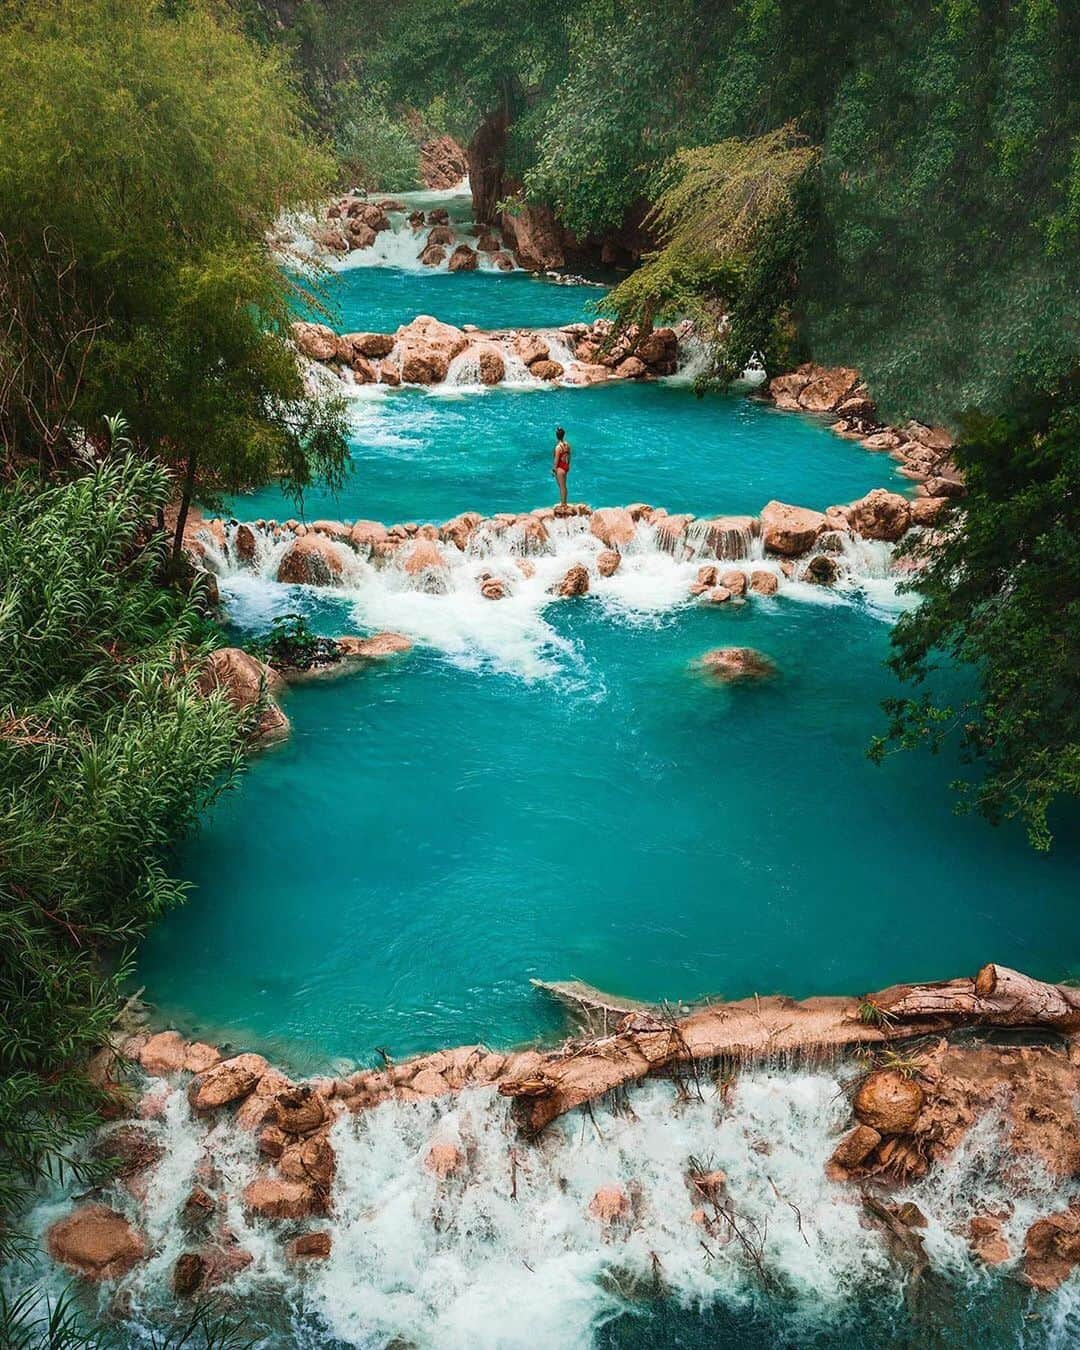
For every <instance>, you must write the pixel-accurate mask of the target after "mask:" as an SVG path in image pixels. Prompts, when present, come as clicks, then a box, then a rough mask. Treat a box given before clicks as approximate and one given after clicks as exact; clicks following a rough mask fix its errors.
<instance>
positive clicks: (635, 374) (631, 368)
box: [615, 356, 648, 380]
mask: <svg viewBox="0 0 1080 1350" xmlns="http://www.w3.org/2000/svg"><path fill="white" fill-rule="evenodd" d="M615 374H616V375H617V376H618V377H619V379H621V380H640V379H641V377H642V376H643V375H647V374H648V370H647V369H646V366H645V362H644V361H642V360H641V359H640V358H639V357H637V356H624V357H623V359H622V360H621V361H620V362H619V364H618V365H617V366H616V367H615Z"/></svg>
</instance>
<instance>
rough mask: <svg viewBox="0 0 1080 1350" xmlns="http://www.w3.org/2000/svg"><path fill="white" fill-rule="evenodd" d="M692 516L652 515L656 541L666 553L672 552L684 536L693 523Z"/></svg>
mask: <svg viewBox="0 0 1080 1350" xmlns="http://www.w3.org/2000/svg"><path fill="white" fill-rule="evenodd" d="M693 520H694V517H693V516H688V515H679V516H668V515H663V516H661V515H659V514H655V515H654V516H653V522H652V523H653V529H654V530H655V531H656V542H657V544H659V546H660V547H661V548H662V549H665V550H666V551H667V552H668V553H674V552H675V550H676V548H677V547H678V545H679V544H681V543H683V542H684V540H685V538H686V531H687V530H688V529H689V527H690V525H691V524H692V523H693Z"/></svg>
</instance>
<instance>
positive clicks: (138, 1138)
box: [90, 1125, 165, 1180]
mask: <svg viewBox="0 0 1080 1350" xmlns="http://www.w3.org/2000/svg"><path fill="white" fill-rule="evenodd" d="M90 1153H91V1157H93V1158H94V1159H95V1160H96V1161H98V1162H103V1163H107V1164H108V1165H109V1168H110V1170H111V1172H112V1174H113V1175H114V1176H117V1177H121V1178H123V1179H125V1180H126V1179H127V1178H128V1177H134V1176H137V1175H138V1174H139V1173H140V1172H146V1171H149V1169H150V1168H151V1167H156V1166H157V1165H158V1163H159V1162H160V1161H161V1159H162V1158H163V1157H164V1156H165V1148H164V1146H163V1145H162V1144H161V1143H160V1142H159V1141H158V1140H157V1139H155V1138H154V1136H153V1135H152V1134H151V1133H150V1131H149V1130H148V1129H147V1128H146V1126H144V1125H121V1126H119V1127H118V1128H117V1129H115V1130H111V1131H110V1132H109V1133H108V1134H106V1135H104V1136H103V1137H102V1138H101V1139H99V1140H98V1141H97V1143H95V1145H94V1147H93V1148H92V1149H91V1150H90Z"/></svg>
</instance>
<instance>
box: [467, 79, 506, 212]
mask: <svg viewBox="0 0 1080 1350" xmlns="http://www.w3.org/2000/svg"><path fill="white" fill-rule="evenodd" d="M509 126H510V102H509V98H507V97H504V98H503V101H502V103H501V104H500V105H499V107H498V108H496V109H495V110H494V111H493V112H490V113H488V115H487V116H486V117H485V118H484V120H483V121H482V122H481V123H480V125H479V127H477V129H476V132H475V134H474V135H473V138H472V140H471V141H470V142H469V146H468V149H467V150H466V152H465V153H466V158H467V159H468V163H469V187H470V189H471V190H472V206H473V219H474V220H475V221H476V223H477V224H478V225H491V224H494V222H495V220H496V219H497V217H498V214H499V213H498V211H497V210H496V209H495V208H496V205H497V204H498V202H499V201H500V200H501V198H502V195H503V171H504V168H505V163H506V132H507V128H508V127H509Z"/></svg>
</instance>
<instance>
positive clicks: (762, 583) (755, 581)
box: [750, 568, 780, 595]
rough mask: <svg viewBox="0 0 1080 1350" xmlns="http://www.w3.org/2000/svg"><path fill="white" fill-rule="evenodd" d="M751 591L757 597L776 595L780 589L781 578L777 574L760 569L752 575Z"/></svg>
mask: <svg viewBox="0 0 1080 1350" xmlns="http://www.w3.org/2000/svg"><path fill="white" fill-rule="evenodd" d="M750 589H751V590H752V591H753V592H754V593H755V594H756V595H775V594H776V592H777V591H778V590H779V589H780V578H779V577H778V576H777V575H776V573H775V572H766V571H765V570H764V568H758V569H757V570H756V571H753V572H751V573H750Z"/></svg>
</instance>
